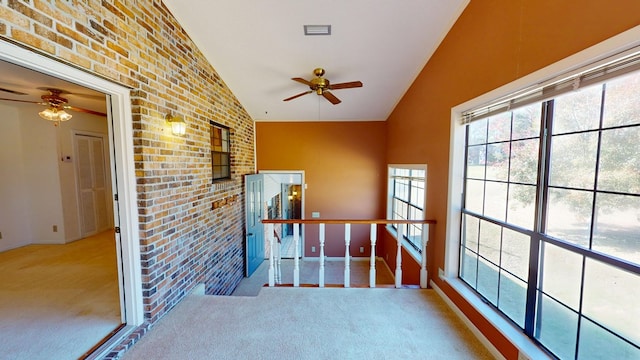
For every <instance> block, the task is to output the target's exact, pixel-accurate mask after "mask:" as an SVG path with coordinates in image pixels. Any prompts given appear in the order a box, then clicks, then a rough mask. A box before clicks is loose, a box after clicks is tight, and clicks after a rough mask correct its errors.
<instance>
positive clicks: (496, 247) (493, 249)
mask: <svg viewBox="0 0 640 360" xmlns="http://www.w3.org/2000/svg"><path fill="white" fill-rule="evenodd" d="M501 229H502V228H501V227H500V226H498V225H496V224H492V223H490V222H487V221H481V222H480V241H479V253H480V255H482V256H484V257H485V258H487V259H489V260H491V261H492V262H494V263H495V264H500V239H501V236H502V234H501V231H500V230H501Z"/></svg>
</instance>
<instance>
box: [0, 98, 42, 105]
mask: <svg viewBox="0 0 640 360" xmlns="http://www.w3.org/2000/svg"><path fill="white" fill-rule="evenodd" d="M0 100H5V101H16V102H22V103H29V104H38V105H47V104H45V103H43V102H42V101H30V100H18V99H5V98H0Z"/></svg>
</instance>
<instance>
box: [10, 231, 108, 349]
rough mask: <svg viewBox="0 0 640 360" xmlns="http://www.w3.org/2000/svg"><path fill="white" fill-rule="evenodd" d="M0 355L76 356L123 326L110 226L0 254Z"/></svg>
mask: <svg viewBox="0 0 640 360" xmlns="http://www.w3.org/2000/svg"><path fill="white" fill-rule="evenodd" d="M0 273H1V274H2V275H1V276H0V358H2V359H29V360H33V359H61V360H63V359H77V358H78V357H80V356H82V355H83V354H84V353H85V352H86V351H88V350H89V349H91V348H92V347H93V346H94V345H96V344H97V343H98V342H99V341H101V340H102V338H104V337H105V336H106V335H108V334H109V333H110V332H111V331H112V330H114V329H115V328H116V327H118V326H119V325H120V300H119V295H118V283H117V266H116V252H115V240H114V238H113V233H112V232H111V231H109V232H105V233H102V234H99V235H97V236H94V237H91V238H87V239H83V240H79V241H75V242H73V243H70V244H67V245H30V246H25V247H22V248H19V249H14V250H9V251H6V252H4V253H0Z"/></svg>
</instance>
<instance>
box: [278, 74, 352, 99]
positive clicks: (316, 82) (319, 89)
mask: <svg viewBox="0 0 640 360" xmlns="http://www.w3.org/2000/svg"><path fill="white" fill-rule="evenodd" d="M313 74H314V75H315V76H316V77H315V78H313V79H311V80H309V81H307V80H305V79H303V78H291V80H293V81H297V82H299V83H303V84H305V85H307V86H309V88H310V89H311V90H308V91H305V92H303V93H300V94H298V95H294V96H292V97H289V98H286V99H284V100H283V101H289V100H293V99H295V98H298V97H300V96H303V95H307V94H311V93H312V92H314V91H315V92H316V94H318V95H322V96H324V98H325V99H327V100H329V102H331V103H332V104H333V105H338V104H340V103H341V101H340V99H338V98H337V97H336V96H335V95H333V94H332V93H330V92H329V90H339V89H349V88H357V87H362V82H360V81H351V82H344V83H339V84H331V83H330V82H329V80H328V79H325V78H323V77H322V76H323V75H324V69H323V68H317V69H315V70H313Z"/></svg>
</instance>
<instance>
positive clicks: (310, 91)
mask: <svg viewBox="0 0 640 360" xmlns="http://www.w3.org/2000/svg"><path fill="white" fill-rule="evenodd" d="M312 92H313V90H309V91H305V92H303V93H300V94H298V95H293V96H292V97H289V98H286V99H284V100H282V101H289V100H293V99H295V98H299V97H300V96H303V95H307V94H311V93H312Z"/></svg>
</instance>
